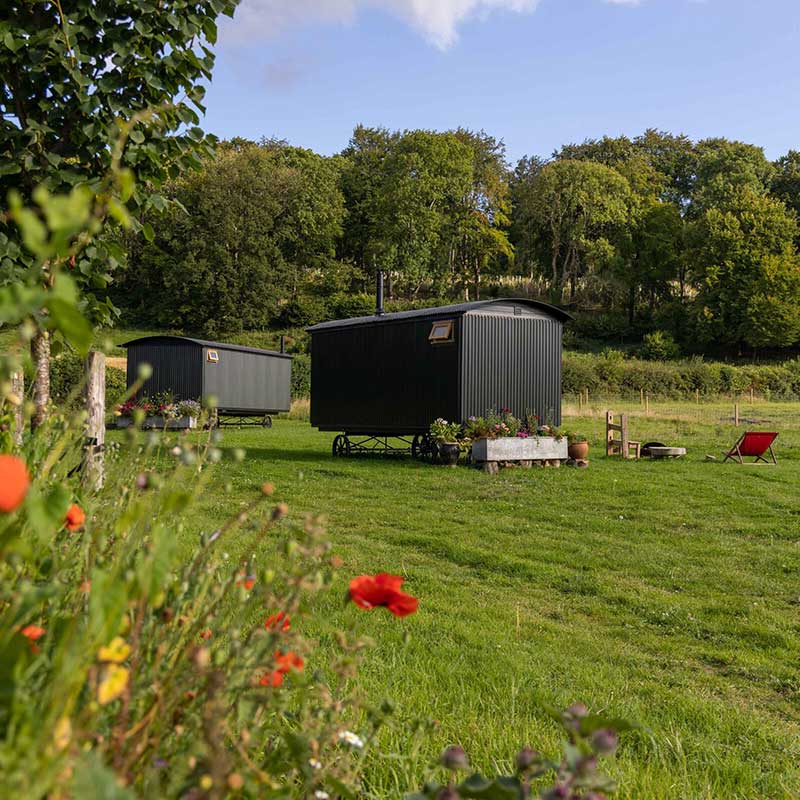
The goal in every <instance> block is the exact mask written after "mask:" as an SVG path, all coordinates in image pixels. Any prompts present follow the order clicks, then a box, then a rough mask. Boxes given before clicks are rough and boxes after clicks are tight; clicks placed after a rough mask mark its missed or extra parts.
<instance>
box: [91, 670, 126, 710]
mask: <svg viewBox="0 0 800 800" xmlns="http://www.w3.org/2000/svg"><path fill="white" fill-rule="evenodd" d="M127 685H128V670H127V669H125V667H119V666H117V665H116V664H109V665H108V666H107V667H106V669H105V672H104V674H103V680H101V681H100V685H99V686H98V687H97V702H98V703H100V705H101V706H104V705H107V704H108V703H110V702H111V701H112V700H116V699H117V698H118V697H119V696H120V695H121V694H122V693H123V692H124V691H125V687H126V686H127Z"/></svg>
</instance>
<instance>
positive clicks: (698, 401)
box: [694, 389, 700, 405]
mask: <svg viewBox="0 0 800 800" xmlns="http://www.w3.org/2000/svg"><path fill="white" fill-rule="evenodd" d="M694 399H695V400H696V401H697V405H700V390H699V389H695V390H694Z"/></svg>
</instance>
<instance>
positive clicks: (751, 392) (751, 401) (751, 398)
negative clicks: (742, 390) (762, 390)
mask: <svg viewBox="0 0 800 800" xmlns="http://www.w3.org/2000/svg"><path fill="white" fill-rule="evenodd" d="M753 402H754V401H753V387H752V386H751V387H750V405H751V406H752V405H753Z"/></svg>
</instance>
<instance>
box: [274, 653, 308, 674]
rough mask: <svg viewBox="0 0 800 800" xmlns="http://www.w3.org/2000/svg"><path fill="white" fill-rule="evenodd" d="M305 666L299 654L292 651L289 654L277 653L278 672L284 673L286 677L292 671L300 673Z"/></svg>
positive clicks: (276, 664)
mask: <svg viewBox="0 0 800 800" xmlns="http://www.w3.org/2000/svg"><path fill="white" fill-rule="evenodd" d="M305 665H306V664H305V661H303V659H302V658H301V657H300V656H299V655H297V653H293V652H291V651H290V652H288V653H281V651H280V650H276V651H275V666H276V668H277V670H278V672H282V673H284V675H285V674H286V673H287V672H291V671H292V670H295V671H297V672H300V671H301V670H302V669H303V667H304V666H305Z"/></svg>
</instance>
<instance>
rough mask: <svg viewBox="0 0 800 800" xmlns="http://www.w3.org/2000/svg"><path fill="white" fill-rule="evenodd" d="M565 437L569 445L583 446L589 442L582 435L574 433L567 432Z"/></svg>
mask: <svg viewBox="0 0 800 800" xmlns="http://www.w3.org/2000/svg"><path fill="white" fill-rule="evenodd" d="M566 437H567V441H568V442H569V443H570V444H583V443H584V442H588V441H589V440H588V439H587V438H586V437H585V436H584V435H583V434H582V433H575V431H567V432H566Z"/></svg>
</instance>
